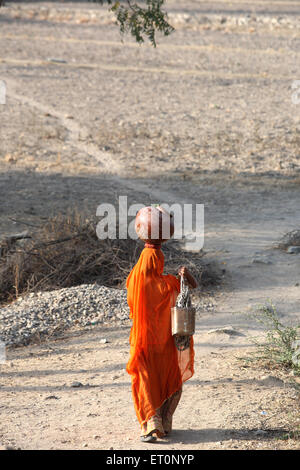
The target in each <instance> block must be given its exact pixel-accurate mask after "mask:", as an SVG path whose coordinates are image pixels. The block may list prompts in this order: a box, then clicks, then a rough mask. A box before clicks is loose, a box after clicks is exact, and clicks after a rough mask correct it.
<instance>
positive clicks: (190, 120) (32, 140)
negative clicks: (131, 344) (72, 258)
mask: <svg viewBox="0 0 300 470" xmlns="http://www.w3.org/2000/svg"><path fill="white" fill-rule="evenodd" d="M240 3H241V2H239V9H240V10H239V15H242V14H243V11H246V12H247V11H249V8H250V7H249V5H248V4H247V3H246V2H245V3H244V4H243V5H242V6H241V5H240ZM252 4H253V5H252ZM178 5H179V4H178ZM184 5H185V7H186V10H187V11H193V8H195V5H194V4H190V3H189V4H184ZM236 6H237V5H236V2H232V4H231V5H227V2H226V4H225V2H223V1H222V2H216V4H210V5H208V4H205V2H201V5H200V6H199V9H200V10H201V11H202V12H203V14H205V15H208V16H209V17H210V15H211V13H212V12H214V13H215V11H220V12H222V14H224V15H226V14H228V12H230V11H231V10H234V11H235V10H236ZM52 7H53V5H52ZM28 8H29V10H30V8H31V6H29V7H28ZM59 8H62V9H67V10H68V12H69V11H71V10H72V9H73V8H74V9H75V10H76V11H77V10H78V11H79V10H80V8H83V9H85V8H87V9H88V8H91V7H87V6H83V7H82V5H81V6H80V7H78V8H77V6H74V5H70V6H68V5H67V6H61V5H60V6H59ZM173 8H175V6H174V5H173ZM176 8H178V9H180V8H182V2H180V5H179V6H177V5H176ZM25 9H26V8H25ZM208 9H210V10H209V11H207V10H208ZM251 9H252V10H251V12H252V13H257V14H260V12H262V13H261V14H262V15H266V16H267V15H280V12H281V13H283V12H284V15H288V16H289V17H292V16H293V15H294V14H295V10H297V3H296V2H273V3H272V2H268V5H266V2H261V1H257V2H251ZM289 9H290V10H289ZM29 10H28V11H29ZM80 11H81V10H80ZM79 13H80V12H79ZM79 13H78V12H77V13H76V14H77V15H79ZM235 13H236V11H235ZM18 14H19V13H18ZM26 14H27V13H26ZM28 14H29V13H28ZM30 14H31V13H30ZM68 14H69V13H68ZM80 14H81V13H80ZM29 16H30V15H29ZM72 18H73V16H72V15H71V20H70V21H68V20H67V21H61V20H60V19H59V15H58V16H55V15H54V17H53V19H52V20H51V19H49V18H48V19H47V18H46V19H36V20H34V18H33V17H31V18H30V17H26V18H23V20H22V21H20V20H19V19H18V18H17V17H13V16H9V17H7V18H6V19H4V20H1V47H2V51H1V52H2V57H1V61H0V79H1V80H2V79H3V80H5V81H6V83H7V105H6V106H4V107H2V108H1V109H0V112H1V128H0V138H1V148H0V184H1V193H0V194H1V206H0V229H1V235H5V234H9V233H16V232H18V231H22V230H24V226H23V225H22V223H21V221H22V220H23V221H25V222H26V223H33V224H36V223H41V222H42V221H43V220H44V219H43V217H45V216H48V215H49V214H50V213H53V212H54V213H55V211H59V212H65V211H67V210H68V209H69V208H70V207H79V208H80V209H83V208H84V209H85V210H87V211H89V212H90V213H92V214H95V211H96V208H97V206H98V204H100V203H101V202H113V203H116V201H117V200H118V197H119V196H120V195H127V197H128V204H130V203H132V202H143V203H145V204H148V203H150V202H167V203H176V202H180V203H181V204H183V203H185V202H187V203H193V204H196V203H202V204H204V205H205V245H204V249H205V251H206V252H207V255H206V256H207V258H210V257H211V259H213V260H216V261H217V262H218V263H220V265H221V266H222V267H223V268H224V270H226V276H225V277H226V285H227V288H226V289H225V290H224V291H220V293H219V294H218V295H216V296H214V297H213V298H212V299H211V302H212V308H211V311H210V312H208V311H203V312H202V314H201V316H200V318H199V319H198V321H197V328H196V334H195V350H196V367H195V375H194V377H193V378H192V379H191V380H190V381H189V382H188V383H187V384H186V385H185V387H184V394H183V397H182V401H181V403H180V406H179V408H178V410H177V411H176V414H175V422H174V428H175V430H174V433H173V435H172V436H171V437H170V438H168V439H166V440H164V441H163V440H161V441H158V442H157V443H156V444H154V445H151V446H150V445H147V444H146V445H145V444H143V445H142V444H141V443H140V441H139V428H138V424H137V421H136V417H135V414H134V410H133V406H132V400H131V391H130V378H129V376H128V375H127V374H126V372H125V365H126V362H127V359H128V336H129V329H130V324H129V323H128V326H127V327H124V328H122V329H120V328H118V327H116V328H100V327H99V328H98V327H94V328H93V329H92V330H90V331H78V330H76V329H74V331H73V332H68V333H67V334H66V335H65V337H63V338H60V339H59V340H56V341H53V340H49V342H46V343H45V344H42V345H36V346H28V347H26V348H21V349H16V350H11V351H9V352H8V357H7V362H6V363H5V364H0V396H1V400H0V402H1V403H0V412H1V423H0V443H2V444H3V446H8V447H9V446H11V447H14V448H22V449H48V448H49V449H57V448H59V449H85V448H86V449H110V448H113V449H139V448H143V449H144V448H147V449H173V448H174V449H180V450H185V449H247V448H249V449H281V448H291V449H297V448H299V441H297V440H295V439H292V438H291V439H288V440H283V439H282V437H283V436H284V435H285V434H286V431H287V429H288V428H289V425H290V423H294V422H296V421H297V419H298V418H297V412H298V411H297V410H298V408H297V407H298V401H299V398H298V395H297V392H296V390H295V388H294V387H293V385H291V382H292V381H293V380H294V379H295V378H294V377H293V376H291V375H288V373H284V372H282V371H279V370H278V371H274V370H272V371H270V370H268V369H264V368H262V367H261V366H260V367H258V365H255V364H253V363H249V362H247V361H243V360H241V357H246V356H248V354H249V353H250V352H251V351H252V350H253V344H252V342H251V339H253V336H260V335H262V330H261V328H260V326H259V325H258V324H256V323H254V322H253V321H252V320H251V319H250V318H249V317H248V314H249V313H250V312H251V311H253V310H254V309H255V308H256V306H257V305H260V304H265V303H266V301H268V299H271V300H272V302H273V303H274V304H275V306H276V308H277V310H278V312H279V314H280V317H281V318H282V320H283V321H285V322H292V323H293V324H295V323H299V281H300V268H299V256H297V255H288V254H286V253H283V252H280V251H278V250H276V249H274V247H273V243H274V242H277V241H278V240H279V239H280V238H281V236H282V235H283V234H285V233H286V232H287V231H289V230H292V229H295V228H299V227H298V225H299V203H300V199H299V175H300V173H299V171H300V166H299V122H300V115H299V109H298V108H297V107H295V106H294V107H292V104H291V88H290V87H291V82H292V80H293V79H297V78H299V77H298V75H299V73H298V72H299V68H298V65H297V64H298V56H299V37H300V36H299V30H298V29H291V28H288V27H284V25H279V26H278V27H277V26H276V27H275V26H274V28H273V29H272V28H271V27H270V25H269V24H267V25H265V26H264V25H263V26H261V25H260V24H259V23H258V25H257V31H256V32H257V34H253V31H252V32H251V31H249V27H248V26H247V25H239V26H236V27H231V26H228V28H227V30H226V29H224V28H223V26H220V24H219V23H218V24H217V25H214V24H213V23H212V26H211V28H210V29H209V28H208V29H205V30H202V29H201V28H200V27H199V28H200V29H198V30H195V31H193V30H192V29H189V28H188V27H187V26H186V25H183V26H180V27H179V28H178V31H177V32H176V36H172V37H171V38H168V39H167V40H166V41H162V47H161V48H158V49H157V50H156V51H153V49H151V48H150V47H144V48H140V47H137V46H136V45H135V44H134V43H132V42H131V41H128V43H127V44H124V45H122V44H121V43H120V42H119V36H118V34H117V33H116V31H115V29H114V28H115V27H114V26H111V25H110V24H109V23H108V24H103V25H100V26H99V25H98V24H93V23H92V22H91V23H85V22H82V23H76V21H75V22H74V21H73V19H72ZM75 18H78V16H76V15H75ZM276 28H277V29H276ZM20 41H22V42H21V44H22V47H21V45H20ZM55 60H56V62H55ZM297 73H298V75H297ZM3 195H5V198H4V197H3ZM12 219H14V220H12ZM16 220H18V221H19V222H16ZM226 325H231V326H232V327H234V328H235V329H236V331H237V334H232V335H228V334H226V333H224V332H223V333H220V332H219V333H211V332H210V330H212V329H220V328H222V327H223V326H226ZM101 339H102V340H103V341H102V342H101ZM105 339H106V341H104V340H105ZM76 382H77V384H76ZM80 384H81V385H80ZM76 385H77V386H76ZM78 385H79V386H78Z"/></svg>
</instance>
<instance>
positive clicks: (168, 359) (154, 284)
mask: <svg viewBox="0 0 300 470" xmlns="http://www.w3.org/2000/svg"><path fill="white" fill-rule="evenodd" d="M163 268H164V255H163V253H162V251H161V249H160V245H152V244H149V243H146V244H145V248H144V249H143V251H142V253H141V255H140V258H139V260H138V262H137V264H136V265H135V266H134V268H133V269H132V271H131V273H130V274H129V276H128V278H127V300H128V305H129V307H130V318H131V319H132V321H133V323H132V328H131V332H130V358H129V361H128V364H127V367H126V370H127V372H128V373H129V374H130V375H131V379H132V396H133V402H134V407H135V412H136V415H137V418H138V420H139V422H140V425H141V440H142V441H143V442H153V441H154V440H156V437H160V438H162V437H164V436H165V435H167V434H169V433H170V432H171V429H172V416H173V413H174V411H175V409H176V407H177V405H178V403H179V400H180V397H181V392H182V384H183V382H185V381H186V380H188V379H189V378H190V377H192V375H193V373H194V348H193V338H191V340H190V346H189V348H188V349H186V350H184V351H178V350H177V349H176V346H175V342H174V338H173V337H172V333H171V307H173V306H174V305H175V301H176V297H177V295H178V293H179V291H180V281H179V279H178V278H176V277H175V276H172V275H170V274H168V275H164V274H163ZM178 274H179V275H183V276H185V277H186V279H187V281H188V282H189V284H190V285H191V286H192V287H196V281H195V280H194V278H193V277H192V276H191V274H190V273H189V272H188V270H187V268H185V267H182V268H180V270H179V272H178Z"/></svg>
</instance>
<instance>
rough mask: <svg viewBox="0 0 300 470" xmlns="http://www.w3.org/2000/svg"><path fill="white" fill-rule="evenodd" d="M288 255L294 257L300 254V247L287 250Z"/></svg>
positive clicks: (291, 247) (290, 247)
mask: <svg viewBox="0 0 300 470" xmlns="http://www.w3.org/2000/svg"><path fill="white" fill-rule="evenodd" d="M287 253H289V254H291V255H294V254H299V253H300V246H289V247H288V249H287Z"/></svg>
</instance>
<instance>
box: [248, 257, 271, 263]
mask: <svg viewBox="0 0 300 470" xmlns="http://www.w3.org/2000/svg"><path fill="white" fill-rule="evenodd" d="M252 264H273V263H272V261H271V260H269V259H267V258H253V259H252Z"/></svg>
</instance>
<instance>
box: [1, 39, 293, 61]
mask: <svg viewBox="0 0 300 470" xmlns="http://www.w3.org/2000/svg"><path fill="white" fill-rule="evenodd" d="M0 39H13V40H16V41H21V40H29V41H39V42H40V41H46V42H62V43H70V44H76V43H78V44H95V45H97V46H103V47H124V48H126V47H129V48H133V49H140V48H141V46H140V45H139V44H137V43H134V42H126V44H122V43H121V42H118V41H100V40H97V39H77V38H62V37H54V36H28V35H0ZM143 47H145V48H147V49H150V50H151V49H152V46H150V45H148V44H144V45H143ZM160 49H166V50H175V51H176V50H178V51H207V52H211V53H213V52H232V53H240V54H244V53H253V54H260V55H265V54H266V55H279V56H282V55H286V54H291V55H295V56H298V55H300V52H297V51H292V50H289V49H283V48H280V49H279V50H277V49H273V48H267V49H257V48H256V49H248V48H244V47H226V46H220V45H215V44H208V45H206V44H205V45H204V44H201V45H200V44H198V45H197V44H159V46H158V48H157V50H158V51H159V50H160Z"/></svg>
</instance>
